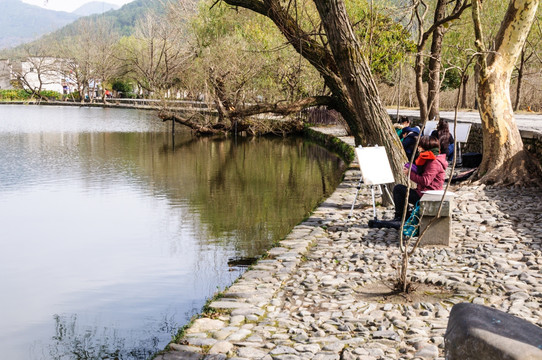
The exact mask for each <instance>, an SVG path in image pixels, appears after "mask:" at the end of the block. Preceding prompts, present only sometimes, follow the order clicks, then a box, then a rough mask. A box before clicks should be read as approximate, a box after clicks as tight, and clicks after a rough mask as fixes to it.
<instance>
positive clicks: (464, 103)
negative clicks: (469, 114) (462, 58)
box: [459, 74, 469, 109]
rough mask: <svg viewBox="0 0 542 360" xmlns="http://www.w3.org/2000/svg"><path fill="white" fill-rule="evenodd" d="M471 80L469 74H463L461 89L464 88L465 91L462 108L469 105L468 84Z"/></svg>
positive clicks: (462, 95)
mask: <svg viewBox="0 0 542 360" xmlns="http://www.w3.org/2000/svg"><path fill="white" fill-rule="evenodd" d="M468 82H469V75H467V74H465V76H463V79H462V84H461V85H462V86H461V89H463V92H462V93H461V108H462V109H466V108H468V105H467V84H468ZM461 89H459V91H461Z"/></svg>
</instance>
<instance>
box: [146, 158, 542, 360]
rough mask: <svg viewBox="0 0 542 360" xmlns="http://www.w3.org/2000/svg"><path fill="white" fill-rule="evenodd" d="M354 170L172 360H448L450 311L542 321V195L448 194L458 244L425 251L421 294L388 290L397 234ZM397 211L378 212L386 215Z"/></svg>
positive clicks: (418, 266) (178, 346)
mask: <svg viewBox="0 0 542 360" xmlns="http://www.w3.org/2000/svg"><path fill="white" fill-rule="evenodd" d="M358 179H359V170H358V169H356V168H355V166H353V167H352V168H351V169H350V170H348V171H347V172H346V174H345V178H344V181H343V182H342V183H341V184H340V186H339V187H338V188H337V189H336V191H335V192H334V193H333V194H332V195H331V196H330V197H329V198H328V199H327V200H326V201H325V202H323V203H322V204H321V205H320V206H319V207H318V208H317V209H316V210H315V211H314V213H313V214H312V216H311V217H310V218H308V219H307V220H305V221H304V222H302V223H301V224H299V225H298V226H296V227H295V228H294V229H293V230H292V232H291V233H290V234H289V235H288V236H287V237H286V239H284V240H283V241H281V242H280V246H279V247H276V248H273V249H271V250H269V252H268V256H267V257H265V258H263V259H261V260H260V261H258V263H257V264H256V265H254V266H253V267H252V269H250V270H249V271H247V272H246V273H245V274H244V275H243V276H242V277H241V278H240V279H239V280H238V281H237V282H236V283H234V284H233V285H232V286H231V287H230V288H229V289H228V290H227V291H225V292H224V294H223V297H222V298H220V299H217V300H215V301H213V302H212V303H211V304H210V305H209V307H210V308H211V309H213V311H211V312H209V313H208V315H207V317H201V318H199V319H197V320H195V321H194V322H193V324H192V325H191V326H190V327H189V328H188V330H187V331H186V333H185V335H184V337H183V338H182V339H181V341H179V343H172V344H170V345H169V346H168V348H167V349H166V351H165V352H164V353H163V354H161V355H158V356H157V357H156V358H157V359H161V360H171V359H208V360H211V359H226V358H231V359H238V360H241V359H265V360H272V359H276V360H298V359H303V360H304V359H307V360H308V359H313V360H339V359H345V360H349V359H360V360H377V359H444V333H445V331H446V326H447V323H448V317H449V312H450V309H451V307H452V306H453V305H454V304H456V303H460V302H472V303H475V304H484V305H486V306H491V307H494V308H496V309H499V310H502V311H505V312H507V313H510V314H513V315H515V316H518V317H520V318H522V319H525V320H527V321H529V322H531V323H533V324H537V325H538V326H542V306H541V305H542V256H541V255H542V227H541V226H539V223H540V222H541V221H542V191H540V190H538V189H521V188H505V189H503V188H487V187H484V186H468V187H458V188H454V189H452V190H453V191H454V192H455V193H456V194H457V197H456V199H455V202H456V207H455V210H454V211H453V214H452V218H453V225H452V226H453V230H452V231H453V239H452V240H451V244H450V246H448V247H426V248H421V249H419V250H418V251H417V252H416V253H415V255H414V256H413V257H412V258H411V259H410V264H411V266H410V275H411V277H412V279H413V280H415V281H417V282H418V283H419V284H420V285H418V286H419V288H418V290H417V294H418V295H419V297H416V298H412V299H410V301H409V299H401V298H397V297H393V296H388V297H385V296H382V294H383V293H386V292H389V288H388V286H390V284H391V283H392V282H393V281H394V279H396V278H397V273H398V270H397V269H398V266H399V262H400V258H401V257H400V251H399V246H398V233H397V230H394V229H371V228H369V227H368V226H367V223H368V221H369V220H370V219H371V218H372V208H371V205H370V204H371V198H370V192H369V191H367V189H366V190H364V191H362V192H361V195H360V197H359V198H358V204H360V205H359V206H357V208H356V210H355V213H354V216H353V217H352V218H348V213H349V210H350V205H351V204H352V200H353V197H354V194H355V186H356V184H357V181H358ZM392 213H393V209H392V208H391V207H388V208H379V209H378V217H379V218H390V217H392Z"/></svg>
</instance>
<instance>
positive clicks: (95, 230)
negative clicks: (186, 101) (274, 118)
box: [0, 105, 344, 360]
mask: <svg viewBox="0 0 542 360" xmlns="http://www.w3.org/2000/svg"><path fill="white" fill-rule="evenodd" d="M176 128H177V129H179V126H177V127H176ZM168 130H169V129H168V127H167V126H166V124H164V123H162V122H161V121H160V120H158V119H157V117H156V116H155V115H154V114H153V113H152V112H144V111H137V110H123V109H98V108H84V107H83V108H79V107H51V106H23V105H0V289H1V293H2V296H0V319H1V320H0V321H1V322H2V325H1V326H0V353H1V354H2V356H3V358H9V359H13V360H17V359H25V360H26V359H31V360H33V359H62V360H67V359H106V358H110V359H114V358H117V359H146V358H148V357H149V356H150V355H152V354H153V353H155V352H156V351H158V350H161V349H163V348H164V346H165V345H166V344H167V343H168V342H169V341H170V339H171V336H172V335H173V334H175V333H176V332H177V329H178V328H180V327H181V326H182V325H184V324H185V323H186V322H187V321H188V320H189V319H190V317H191V316H192V315H194V314H196V313H198V312H200V310H201V307H202V306H203V305H204V303H205V301H206V299H207V298H208V297H210V296H212V295H213V293H215V292H216V291H218V290H222V289H224V288H225V287H227V286H228V285H230V284H231V283H232V282H233V280H235V279H236V278H237V277H238V276H239V275H240V274H241V273H242V272H243V268H242V267H238V266H228V262H229V261H230V262H231V261H232V259H233V260H235V259H243V258H253V257H257V256H258V255H261V254H262V253H263V252H264V251H265V250H266V249H268V248H270V247H271V246H272V244H273V242H275V241H277V240H279V239H281V238H283V237H284V236H285V235H286V234H287V233H288V232H289V231H290V230H291V229H292V227H293V226H295V224H297V223H299V222H300V221H301V220H302V219H303V218H304V217H305V216H307V215H308V214H309V212H310V211H311V209H313V208H314V207H315V206H316V205H317V204H318V202H319V201H320V200H321V199H322V198H323V197H324V196H326V195H327V194H329V193H330V192H331V191H333V190H334V188H335V187H336V185H337V184H338V183H339V181H340V178H341V175H342V172H343V170H344V163H343V162H342V161H341V160H340V159H339V158H337V157H336V156H335V155H333V154H330V153H329V152H327V151H326V150H325V149H322V148H321V147H318V146H316V145H314V144H310V143H307V142H304V141H303V140H301V139H275V138H273V139H270V138H254V139H244V138H237V139H211V138H196V137H192V136H191V135H190V132H186V131H185V132H182V131H178V132H177V133H176V136H175V140H174V141H173V139H172V136H171V133H170V132H169V131H168Z"/></svg>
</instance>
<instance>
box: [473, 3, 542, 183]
mask: <svg viewBox="0 0 542 360" xmlns="http://www.w3.org/2000/svg"><path fill="white" fill-rule="evenodd" d="M474 3H475V4H474V6H473V20H474V24H475V34H476V46H477V48H478V50H479V51H480V52H481V53H483V52H485V49H484V47H483V36H482V29H481V25H480V14H479V10H480V0H475V1H474ZM538 4H539V0H512V1H510V5H509V7H508V10H507V12H506V15H505V18H504V20H503V22H502V24H501V28H500V29H499V32H498V33H497V37H496V39H495V48H496V51H495V52H492V53H490V55H489V56H488V58H487V59H486V58H485V57H483V56H480V57H479V59H478V60H479V62H478V63H479V64H480V82H479V84H478V98H479V105H480V118H481V120H482V133H483V142H484V144H483V158H482V163H481V164H480V168H479V169H478V174H477V176H478V178H479V179H480V181H481V182H483V183H486V184H519V183H535V182H536V183H538V182H540V174H541V171H540V164H538V162H536V161H533V158H532V156H531V155H530V154H529V153H527V151H526V150H524V147H523V141H522V139H521V136H520V133H519V129H518V127H517V124H516V122H515V119H514V112H513V109H512V101H511V99H510V78H511V75H512V70H513V68H514V64H515V62H516V60H517V58H518V56H519V54H520V52H521V49H522V48H523V45H524V43H525V39H526V38H527V35H528V34H529V30H530V27H531V24H532V22H533V20H534V17H535V14H536V10H537V8H538Z"/></svg>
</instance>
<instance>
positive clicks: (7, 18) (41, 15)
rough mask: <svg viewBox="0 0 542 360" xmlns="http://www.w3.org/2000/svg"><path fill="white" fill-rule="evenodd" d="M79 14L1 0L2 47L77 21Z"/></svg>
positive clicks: (0, 34)
mask: <svg viewBox="0 0 542 360" xmlns="http://www.w3.org/2000/svg"><path fill="white" fill-rule="evenodd" d="M77 18H79V15H77V14H73V13H67V12H64V11H53V10H48V9H43V8H41V7H39V6H34V5H29V4H25V3H23V2H22V1H20V0H0V49H3V48H9V47H13V46H17V45H20V44H23V43H25V42H29V41H32V40H35V39H37V38H39V37H40V36H42V35H44V34H47V33H50V32H52V31H54V30H57V29H60V28H62V27H63V26H65V25H67V24H69V23H71V22H73V21H75V20H76V19H77Z"/></svg>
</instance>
